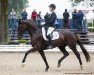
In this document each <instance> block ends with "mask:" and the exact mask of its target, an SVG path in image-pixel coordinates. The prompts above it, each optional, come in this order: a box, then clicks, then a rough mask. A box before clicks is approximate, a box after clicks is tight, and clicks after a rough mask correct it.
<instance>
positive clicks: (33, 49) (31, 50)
mask: <svg viewBox="0 0 94 75" xmlns="http://www.w3.org/2000/svg"><path fill="white" fill-rule="evenodd" d="M34 51H36V47H33V48H32V49H30V50H28V51H27V52H26V53H25V56H24V58H23V60H22V63H25V60H26V57H27V55H28V54H29V53H31V52H34Z"/></svg>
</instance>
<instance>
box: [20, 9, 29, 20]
mask: <svg viewBox="0 0 94 75" xmlns="http://www.w3.org/2000/svg"><path fill="white" fill-rule="evenodd" d="M27 16H28V14H27V12H26V11H23V12H22V14H21V17H22V19H23V20H26V19H27Z"/></svg>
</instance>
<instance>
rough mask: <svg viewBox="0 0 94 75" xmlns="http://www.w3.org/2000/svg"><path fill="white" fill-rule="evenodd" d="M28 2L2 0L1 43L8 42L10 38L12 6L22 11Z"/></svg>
mask: <svg viewBox="0 0 94 75" xmlns="http://www.w3.org/2000/svg"><path fill="white" fill-rule="evenodd" d="M27 3H28V0H0V44H6V43H7V40H8V38H7V37H8V12H10V11H11V9H12V8H14V9H15V10H16V11H17V12H21V11H22V10H23V8H26V7H27ZM8 10H9V11H8Z"/></svg>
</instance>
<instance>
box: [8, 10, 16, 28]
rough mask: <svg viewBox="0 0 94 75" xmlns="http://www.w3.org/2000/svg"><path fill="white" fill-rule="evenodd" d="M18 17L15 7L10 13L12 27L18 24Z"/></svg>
mask: <svg viewBox="0 0 94 75" xmlns="http://www.w3.org/2000/svg"><path fill="white" fill-rule="evenodd" d="M16 19H17V16H16V12H15V10H14V9H12V12H10V14H9V20H10V27H11V28H12V29H15V28H16V24H17V22H16Z"/></svg>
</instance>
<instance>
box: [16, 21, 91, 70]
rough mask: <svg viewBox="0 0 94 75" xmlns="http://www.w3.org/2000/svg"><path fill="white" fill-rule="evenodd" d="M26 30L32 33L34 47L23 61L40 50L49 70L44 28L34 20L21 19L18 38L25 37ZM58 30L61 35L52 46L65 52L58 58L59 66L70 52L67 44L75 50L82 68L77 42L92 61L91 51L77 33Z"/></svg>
mask: <svg viewBox="0 0 94 75" xmlns="http://www.w3.org/2000/svg"><path fill="white" fill-rule="evenodd" d="M25 31H28V33H29V34H30V37H31V43H32V47H33V48H31V49H30V50H28V51H27V52H26V53H25V56H24V58H23V60H22V63H24V62H25V60H26V57H27V55H28V54H29V53H31V52H34V51H38V52H39V53H40V55H41V57H42V58H43V60H44V62H45V65H46V69H45V70H46V71H47V70H48V69H49V65H48V62H47V60H46V57H45V54H44V50H46V49H47V45H46V41H45V40H44V38H43V36H42V29H41V28H40V27H38V26H36V25H35V24H34V23H33V22H32V21H28V20H26V21H19V26H18V38H19V39H21V38H22V37H23V34H24V32H25ZM57 31H58V32H59V35H60V37H59V39H57V40H54V41H52V46H53V47H54V48H55V47H58V48H59V49H60V51H61V52H62V53H63V54H64V56H63V57H61V58H60V59H59V60H58V67H60V66H61V62H62V60H63V59H65V58H66V57H67V56H68V55H69V53H68V52H67V51H66V49H65V47H66V46H69V48H70V49H71V50H72V51H73V52H74V54H75V55H76V57H77V58H78V60H79V63H80V66H81V68H82V61H81V58H80V54H79V53H78V51H77V48H76V44H77V43H78V44H79V46H80V47H81V49H82V52H83V53H84V56H85V58H86V61H87V62H90V56H89V53H88V52H87V50H86V49H85V48H84V46H83V44H82V43H81V42H80V40H79V38H78V37H77V35H75V34H74V33H73V32H71V31H70V30H68V29H57Z"/></svg>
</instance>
